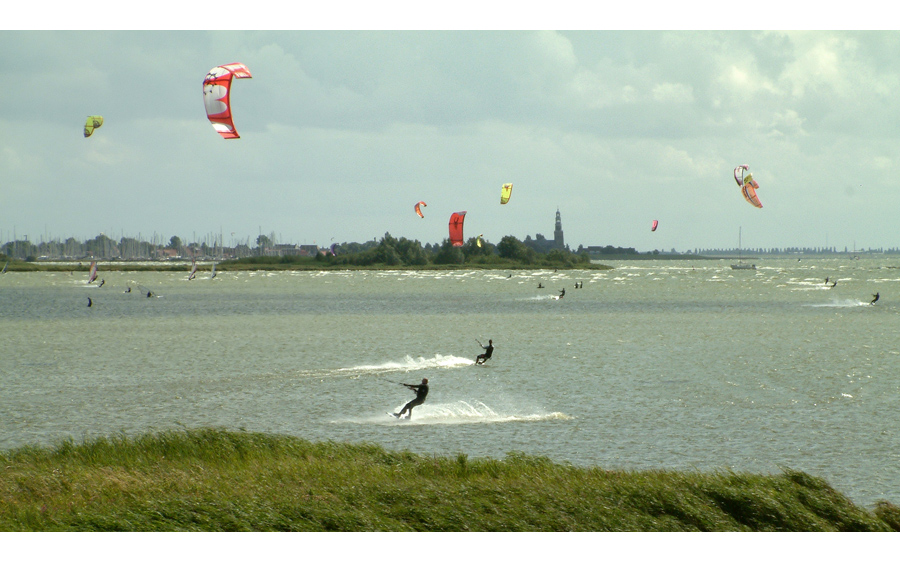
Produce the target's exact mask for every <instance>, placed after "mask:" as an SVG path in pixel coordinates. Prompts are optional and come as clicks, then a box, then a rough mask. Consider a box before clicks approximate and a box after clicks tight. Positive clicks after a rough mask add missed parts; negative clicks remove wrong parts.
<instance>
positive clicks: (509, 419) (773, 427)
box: [0, 258, 900, 505]
mask: <svg viewBox="0 0 900 562" xmlns="http://www.w3.org/2000/svg"><path fill="white" fill-rule="evenodd" d="M757 263H758V269H757V270H756V271H732V270H731V269H730V267H729V262H726V261H703V262H700V261H694V262H687V261H685V262H671V261H636V262H613V263H610V265H613V266H614V267H615V269H614V270H611V271H603V272H599V271H590V272H588V271H566V272H558V273H554V272H551V271H534V272H532V271H528V272H507V271H495V272H481V271H478V272H476V271H459V272H406V271H403V272H400V271H392V272H323V273H319V272H278V273H266V272H259V273H251V272H241V273H229V272H224V273H222V272H220V273H219V275H218V276H217V277H216V278H215V279H209V273H208V271H207V272H201V273H200V274H199V276H198V278H197V279H194V280H193V281H188V280H187V272H186V271H185V272H178V273H172V272H139V273H132V272H110V271H103V270H102V268H101V273H100V277H102V278H104V279H105V281H106V282H105V284H104V286H103V287H101V288H97V287H96V286H95V285H91V286H87V285H86V280H87V279H86V275H84V274H81V273H77V274H74V275H69V274H68V273H15V272H12V273H7V274H5V275H2V276H0V449H9V448H13V447H18V446H22V445H32V444H33V445H42V444H53V443H55V442H57V441H58V440H60V439H62V438H67V437H72V438H74V439H76V440H80V439H82V438H85V437H87V438H89V437H94V436H98V435H108V434H115V433H119V432H124V433H126V434H133V433H138V432H143V431H147V430H161V429H169V428H176V427H199V426H216V427H224V428H229V429H241V428H243V429H246V430H250V431H267V432H277V433H285V434H290V435H297V436H300V437H304V438H307V439H312V440H335V441H348V442H372V443H378V444H381V445H384V446H386V447H388V448H391V449H408V450H411V451H416V452H423V453H436V454H455V453H458V452H463V453H467V454H469V455H470V456H473V457H483V456H491V457H503V456H504V455H505V454H506V453H507V452H510V451H522V452H525V453H529V454H535V455H545V456H548V457H550V458H552V459H554V460H557V461H567V462H571V463H573V464H576V465H596V466H601V467H605V468H610V469H613V468H621V469H648V468H652V469H687V470H717V469H723V470H737V471H753V472H778V471H780V470H781V469H782V468H785V467H789V468H794V469H799V470H804V471H806V472H809V473H811V474H814V475H817V476H822V477H823V478H825V479H826V480H828V481H829V483H831V484H832V485H833V486H835V487H836V488H837V489H838V490H839V491H841V492H843V493H845V494H847V495H848V496H850V497H851V498H852V499H854V501H857V502H859V503H861V504H863V505H869V504H872V503H874V502H875V501H876V500H878V499H882V498H883V499H888V500H889V501H892V502H895V503H900V453H898V435H900V419H898V418H900V417H898V416H897V415H896V410H897V405H898V403H900V372H898V368H897V367H898V364H900V345H898V333H900V314H898V312H900V308H898V306H897V303H900V299H898V298H896V297H895V295H896V294H898V293H900V269H896V268H895V267H894V265H895V264H894V263H893V262H892V261H890V260H872V259H868V260H867V259H863V260H849V259H842V260H837V259H835V260H824V259H807V258H804V259H803V261H797V260H774V259H773V260H762V261H758V262H757ZM825 277H829V278H830V279H831V280H837V281H838V284H837V286H835V287H834V288H828V287H827V286H826V285H825V283H824V279H825ZM582 281H583V282H584V288H583V289H576V288H575V283H576V282H582ZM539 282H540V283H542V284H543V285H544V286H546V287H547V288H545V289H538V288H537V286H538V283H539ZM829 285H830V283H829ZM129 286H131V287H133V290H132V292H130V293H126V292H125V289H126V288H127V287H129ZM561 288H565V289H566V296H565V298H563V299H562V300H555V299H553V298H552V296H553V295H556V294H558V290H559V289H561ZM146 289H149V290H151V291H152V292H153V293H154V297H153V298H146V297H144V296H143V294H142V293H141V290H146ZM876 291H878V292H880V293H881V296H882V298H881V300H880V301H879V302H878V303H877V304H876V305H875V306H869V305H868V302H869V300H871V295H872V293H875V292H876ZM88 297H90V298H91V300H92V302H93V305H92V306H91V307H88V306H87V302H88ZM476 338H477V339H480V340H481V341H483V342H486V341H487V339H488V338H493V339H494V344H495V346H496V351H495V353H494V358H493V359H492V360H491V361H490V362H489V363H488V365H487V366H485V367H476V366H474V365H473V359H474V357H475V355H476V354H477V353H479V352H480V348H479V346H478V344H477V343H476V341H475V339H476ZM423 376H424V377H428V378H429V379H430V382H431V392H430V394H429V396H428V400H427V401H426V403H425V404H424V405H422V406H419V407H418V408H416V409H415V412H414V416H413V419H412V420H411V421H409V422H398V421H396V420H395V419H394V418H392V417H391V416H388V415H387V413H388V412H391V411H397V410H399V408H400V407H401V406H402V405H403V404H404V403H405V402H406V401H407V400H409V399H411V398H412V397H413V394H412V393H411V392H410V391H408V390H407V389H406V388H404V387H402V386H399V385H397V384H394V383H396V382H409V383H416V382H418V381H419V380H420V379H421V378H422V377H423Z"/></svg>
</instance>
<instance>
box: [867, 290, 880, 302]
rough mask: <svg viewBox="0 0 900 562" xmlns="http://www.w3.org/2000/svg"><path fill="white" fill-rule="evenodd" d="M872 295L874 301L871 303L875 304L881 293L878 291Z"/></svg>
mask: <svg viewBox="0 0 900 562" xmlns="http://www.w3.org/2000/svg"><path fill="white" fill-rule="evenodd" d="M872 296H873V297H874V298H873V299H872V302H870V303H869V304H875V301H877V300H878V299H880V298H881V295H879V294H878V293H877V292H876V293H875V294H874V295H872Z"/></svg>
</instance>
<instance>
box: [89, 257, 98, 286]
mask: <svg viewBox="0 0 900 562" xmlns="http://www.w3.org/2000/svg"><path fill="white" fill-rule="evenodd" d="M96 278H97V262H95V261H92V262H91V272H90V275H89V276H88V283H93V282H94V280H95V279H96Z"/></svg>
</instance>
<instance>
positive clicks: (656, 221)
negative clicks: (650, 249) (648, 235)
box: [650, 220, 659, 232]
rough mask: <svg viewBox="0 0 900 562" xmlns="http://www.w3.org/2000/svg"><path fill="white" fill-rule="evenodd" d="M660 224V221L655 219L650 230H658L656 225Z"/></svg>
mask: <svg viewBox="0 0 900 562" xmlns="http://www.w3.org/2000/svg"><path fill="white" fill-rule="evenodd" d="M657 226H659V221H658V220H654V221H653V222H651V223H650V232H656V227H657Z"/></svg>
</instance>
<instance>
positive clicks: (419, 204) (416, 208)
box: [414, 201, 428, 219]
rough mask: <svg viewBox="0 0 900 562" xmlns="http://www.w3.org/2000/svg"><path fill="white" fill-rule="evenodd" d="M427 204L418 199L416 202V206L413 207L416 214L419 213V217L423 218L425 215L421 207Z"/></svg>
mask: <svg viewBox="0 0 900 562" xmlns="http://www.w3.org/2000/svg"><path fill="white" fill-rule="evenodd" d="M427 206H428V205H426V204H425V201H419V202H418V203H416V206H415V207H414V208H415V210H416V214H417V215H419V217H420V218H423V219H424V218H425V215H423V214H422V207H427Z"/></svg>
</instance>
